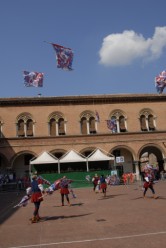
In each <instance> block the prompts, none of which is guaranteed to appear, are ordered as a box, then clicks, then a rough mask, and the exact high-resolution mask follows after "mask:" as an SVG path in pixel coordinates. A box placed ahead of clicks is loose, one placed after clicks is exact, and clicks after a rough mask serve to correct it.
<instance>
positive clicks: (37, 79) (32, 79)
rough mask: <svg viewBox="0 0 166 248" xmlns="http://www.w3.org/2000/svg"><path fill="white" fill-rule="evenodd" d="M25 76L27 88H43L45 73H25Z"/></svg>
mask: <svg viewBox="0 0 166 248" xmlns="http://www.w3.org/2000/svg"><path fill="white" fill-rule="evenodd" d="M23 76H24V85H25V86H26V87H43V77H44V73H41V72H29V71H23Z"/></svg>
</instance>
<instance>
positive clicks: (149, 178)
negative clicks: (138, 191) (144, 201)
mask: <svg viewBox="0 0 166 248" xmlns="http://www.w3.org/2000/svg"><path fill="white" fill-rule="evenodd" d="M154 179H155V176H154V171H153V168H152V167H151V166H147V167H145V170H144V181H145V182H144V186H143V187H144V192H143V197H144V198H145V197H146V192H147V190H148V189H150V190H151V191H152V194H153V198H154V199H156V198H157V197H156V195H155V190H154V187H153V185H154Z"/></svg>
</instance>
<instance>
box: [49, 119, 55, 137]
mask: <svg viewBox="0 0 166 248" xmlns="http://www.w3.org/2000/svg"><path fill="white" fill-rule="evenodd" d="M50 135H51V136H54V135H56V121H55V119H53V118H52V119H51V120H50Z"/></svg>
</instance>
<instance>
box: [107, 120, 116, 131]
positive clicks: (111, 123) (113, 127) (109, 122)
mask: <svg viewBox="0 0 166 248" xmlns="http://www.w3.org/2000/svg"><path fill="white" fill-rule="evenodd" d="M107 127H108V128H109V129H110V130H111V131H112V133H116V132H117V124H116V119H112V120H107Z"/></svg>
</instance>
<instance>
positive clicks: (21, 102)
mask: <svg viewBox="0 0 166 248" xmlns="http://www.w3.org/2000/svg"><path fill="white" fill-rule="evenodd" d="M135 102H137V103H138V102H166V94H162V95H158V94H119V95H110V94H107V95H80V96H79V95H78V96H54V97H43V96H37V97H15V98H0V106H1V107H5V106H47V105H49V106H50V105H69V104H70V105H71V104H72V105H78V104H79V105H86V104H87V105H88V104H109V103H110V104H116V103H135Z"/></svg>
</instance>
